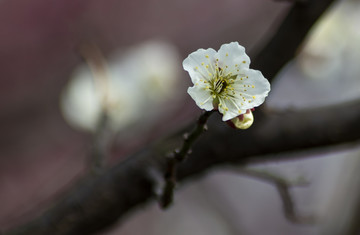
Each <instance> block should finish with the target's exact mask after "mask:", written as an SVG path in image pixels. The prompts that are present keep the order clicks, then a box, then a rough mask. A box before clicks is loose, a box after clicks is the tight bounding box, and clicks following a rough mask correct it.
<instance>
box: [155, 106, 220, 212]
mask: <svg viewBox="0 0 360 235" xmlns="http://www.w3.org/2000/svg"><path fill="white" fill-rule="evenodd" d="M213 112H214V111H206V112H204V113H203V114H201V116H200V117H199V119H198V121H197V125H196V127H195V129H194V130H193V131H192V132H191V133H190V134H188V133H185V134H184V136H183V138H184V142H183V144H182V146H181V148H180V149H177V150H175V151H174V153H172V154H171V155H170V156H168V163H167V168H166V171H165V174H164V179H165V185H164V188H163V192H162V194H161V195H160V197H159V204H160V206H161V207H162V208H167V207H169V206H170V204H171V203H172V201H173V197H174V189H175V186H176V169H177V165H178V164H179V163H181V162H183V161H184V160H185V159H186V157H187V156H188V155H189V154H190V153H191V147H192V145H193V144H194V142H195V140H196V139H197V138H198V137H199V136H200V135H201V133H203V132H204V131H205V130H207V126H206V122H207V120H208V118H209V117H210V115H211V114H212V113H213Z"/></svg>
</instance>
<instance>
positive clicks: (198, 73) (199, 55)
mask: <svg viewBox="0 0 360 235" xmlns="http://www.w3.org/2000/svg"><path fill="white" fill-rule="evenodd" d="M215 54H216V51H215V50H214V49H212V48H208V49H206V50H205V49H198V50H197V51H195V52H193V53H191V54H190V55H189V56H188V57H187V58H186V59H185V60H184V61H183V68H184V69H185V70H186V71H188V72H189V75H190V77H191V81H192V82H193V84H195V83H196V82H197V81H198V80H200V79H205V80H209V79H210V78H211V77H212V75H213V74H214V73H215V67H214V63H215V58H214V56H215Z"/></svg>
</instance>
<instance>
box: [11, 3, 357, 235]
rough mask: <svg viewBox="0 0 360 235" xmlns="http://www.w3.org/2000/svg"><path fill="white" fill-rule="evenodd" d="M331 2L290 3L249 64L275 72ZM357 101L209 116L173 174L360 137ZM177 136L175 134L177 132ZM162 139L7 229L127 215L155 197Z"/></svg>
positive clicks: (79, 226)
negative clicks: (249, 122)
mask: <svg viewBox="0 0 360 235" xmlns="http://www.w3.org/2000/svg"><path fill="white" fill-rule="evenodd" d="M331 3H332V0H323V1H308V2H307V4H305V3H295V4H294V7H293V8H292V9H291V10H290V12H289V14H288V16H287V17H286V19H285V20H284V23H283V24H282V25H281V26H280V28H279V31H278V32H277V34H276V35H275V36H274V38H273V39H272V40H271V41H270V43H269V44H268V45H267V46H266V47H265V48H264V50H263V51H262V52H261V53H260V54H259V56H258V57H257V58H256V59H255V60H254V61H253V67H254V68H256V69H260V70H261V71H262V72H263V73H264V75H265V76H266V77H267V78H269V79H271V78H273V77H274V76H275V74H276V73H277V72H278V71H279V70H280V69H281V68H282V67H283V65H285V63H287V62H288V61H289V60H290V59H291V58H293V57H294V55H295V52H296V49H297V48H298V46H299V45H300V43H301V42H302V41H303V39H304V38H305V36H306V34H307V32H308V31H309V29H310V27H311V26H312V25H313V23H314V22H315V21H316V20H317V19H318V17H320V15H321V14H322V13H323V12H324V11H325V9H326V8H327V7H328V6H329V5H330V4H331ZM359 107H360V103H352V104H346V105H342V106H338V107H331V108H324V109H321V110H308V111H302V112H297V113H289V112H283V113H277V114H271V113H264V112H259V111H257V112H256V113H255V118H256V122H255V124H254V125H253V126H252V127H251V128H250V129H249V130H246V131H239V130H233V129H231V128H229V127H227V125H225V124H224V123H223V122H222V121H220V119H219V117H218V116H215V117H214V116H213V117H212V118H210V124H209V126H210V128H211V132H208V133H206V134H205V135H204V136H202V138H200V139H199V141H198V143H197V145H195V146H194V148H193V156H192V157H191V158H189V159H187V161H185V162H184V163H182V164H181V165H180V166H179V168H178V175H177V177H178V180H179V181H183V180H185V179H186V178H189V177H192V176H195V175H199V174H202V173H204V172H205V171H206V170H208V169H210V168H212V167H215V166H220V165H223V164H229V163H237V164H238V163H248V162H251V161H253V160H254V158H253V156H258V158H259V159H262V160H271V159H272V158H273V156H271V155H270V156H269V155H266V154H272V153H281V152H285V151H295V150H300V149H304V148H313V147H320V146H329V145H332V144H339V143H344V142H348V141H354V140H358V139H359V138H360V122H359V121H358V120H360V108H359ZM337 114H338V115H340V114H341V117H338V116H337ZM174 138H175V139H179V141H180V139H181V136H180V135H179V136H176V137H174ZM163 143H164V142H160V143H158V144H154V145H151V146H148V147H145V148H144V149H143V150H142V151H141V152H139V153H136V154H134V155H133V156H131V157H129V158H128V159H127V160H126V161H125V162H122V163H120V164H118V165H117V166H115V167H113V168H112V169H109V171H108V172H106V173H104V174H102V175H100V176H99V177H97V178H94V177H88V178H84V179H83V181H81V182H79V183H78V184H77V185H75V186H74V187H73V189H72V190H71V191H70V192H69V193H68V195H65V197H64V199H63V200H62V201H61V202H59V203H58V204H56V205H54V206H53V207H52V208H50V209H49V210H48V211H47V212H46V213H44V214H43V215H42V216H40V217H39V218H37V219H35V220H34V221H32V222H30V223H28V224H26V225H24V226H22V227H19V228H18V229H15V230H13V231H10V232H9V233H8V234H18V235H19V234H24V235H25V234H29V235H30V234H31V235H41V234H44V235H48V234H52V235H56V234H66V235H72V234H74V235H78V234H92V233H95V232H99V231H101V230H102V229H104V228H106V227H108V226H110V225H111V224H113V223H115V222H116V221H117V220H118V219H121V218H124V216H125V215H126V214H127V213H128V212H129V211H130V210H133V209H135V208H136V207H137V206H140V205H143V204H144V203H146V202H147V201H149V200H150V199H154V198H155V194H154V188H155V186H156V184H157V182H156V180H155V178H154V177H153V173H154V172H158V173H159V174H162V172H165V169H166V158H165V157H163V156H164V155H165V152H161V151H159V149H161V148H162V147H161V145H162V144H163ZM239 146H241V147H239ZM167 151H168V150H167ZM263 155H266V156H263ZM260 156H262V157H260Z"/></svg>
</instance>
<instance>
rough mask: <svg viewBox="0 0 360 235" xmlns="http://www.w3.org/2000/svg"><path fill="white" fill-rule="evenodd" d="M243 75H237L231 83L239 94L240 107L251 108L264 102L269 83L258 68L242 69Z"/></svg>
mask: <svg viewBox="0 0 360 235" xmlns="http://www.w3.org/2000/svg"><path fill="white" fill-rule="evenodd" d="M243 73H244V74H245V75H242V76H238V78H237V79H236V80H235V83H234V84H233V87H234V89H235V93H236V94H239V95H240V97H239V96H237V98H240V101H241V103H240V104H241V108H242V109H251V108H254V107H257V106H259V105H261V104H262V103H264V100H265V98H266V97H267V96H268V93H269V91H270V83H269V81H268V80H267V79H266V78H264V76H263V75H262V73H261V72H260V71H258V70H253V69H244V70H243Z"/></svg>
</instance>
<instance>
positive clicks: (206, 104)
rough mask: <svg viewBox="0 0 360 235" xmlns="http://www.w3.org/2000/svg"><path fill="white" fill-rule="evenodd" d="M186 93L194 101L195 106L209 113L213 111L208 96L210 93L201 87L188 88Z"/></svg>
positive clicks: (210, 99)
mask: <svg viewBox="0 0 360 235" xmlns="http://www.w3.org/2000/svg"><path fill="white" fill-rule="evenodd" d="M187 92H188V93H189V95H190V96H191V98H193V100H195V102H196V104H197V106H199V107H200V108H202V109H205V110H206V111H211V110H213V109H214V105H213V97H212V96H211V94H210V91H209V90H208V89H206V88H205V87H203V86H201V85H194V86H192V87H189V88H188V90H187Z"/></svg>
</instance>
